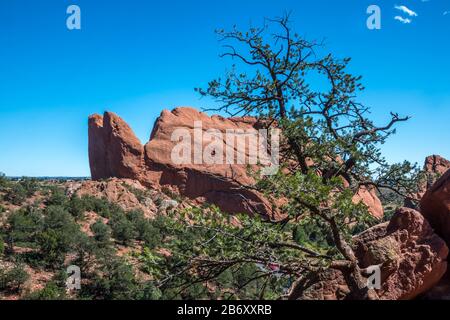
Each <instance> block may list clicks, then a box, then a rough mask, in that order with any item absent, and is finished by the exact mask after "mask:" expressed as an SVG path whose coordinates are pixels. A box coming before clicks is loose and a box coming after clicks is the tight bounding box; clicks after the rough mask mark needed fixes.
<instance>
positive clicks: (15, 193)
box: [5, 183, 27, 206]
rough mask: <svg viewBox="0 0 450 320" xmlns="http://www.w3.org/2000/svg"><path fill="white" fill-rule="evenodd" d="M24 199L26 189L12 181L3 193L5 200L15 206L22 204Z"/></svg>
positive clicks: (25, 197)
mask: <svg viewBox="0 0 450 320" xmlns="http://www.w3.org/2000/svg"><path fill="white" fill-rule="evenodd" d="M26 199H27V190H26V189H25V188H24V187H23V186H22V184H20V183H13V184H12V186H11V188H10V189H8V191H7V193H6V195H5V200H6V201H9V202H11V203H12V204H14V205H16V206H19V205H22V204H23V203H24V202H25V200H26Z"/></svg>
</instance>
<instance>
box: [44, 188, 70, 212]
mask: <svg viewBox="0 0 450 320" xmlns="http://www.w3.org/2000/svg"><path fill="white" fill-rule="evenodd" d="M68 202H69V198H68V197H67V195H66V193H65V191H64V190H63V189H62V188H60V187H57V186H51V187H50V197H49V198H48V199H47V206H62V207H67V206H68Z"/></svg>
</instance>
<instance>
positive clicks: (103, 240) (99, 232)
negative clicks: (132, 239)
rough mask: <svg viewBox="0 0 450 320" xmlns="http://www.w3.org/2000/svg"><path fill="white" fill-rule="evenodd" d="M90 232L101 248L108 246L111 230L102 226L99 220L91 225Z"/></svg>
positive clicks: (104, 225)
mask: <svg viewBox="0 0 450 320" xmlns="http://www.w3.org/2000/svg"><path fill="white" fill-rule="evenodd" d="M91 230H92V232H93V234H94V239H95V241H96V242H97V244H98V245H99V246H101V247H105V246H107V245H109V244H110V242H111V241H110V238H111V228H110V227H108V226H107V225H106V224H104V223H103V222H102V221H101V220H100V219H99V220H97V221H96V222H95V223H94V224H92V225H91Z"/></svg>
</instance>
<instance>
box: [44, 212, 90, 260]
mask: <svg viewBox="0 0 450 320" xmlns="http://www.w3.org/2000/svg"><path fill="white" fill-rule="evenodd" d="M80 237H81V232H80V229H79V227H78V225H77V224H76V223H75V221H74V220H73V217H72V216H71V215H70V213H69V212H67V211H66V210H65V209H64V208H63V207H61V206H55V205H52V206H50V207H48V208H47V209H46V216H45V218H44V221H43V229H42V232H40V233H39V234H38V236H37V242H38V244H39V248H40V252H41V254H42V259H43V260H42V262H43V263H44V264H45V265H46V266H48V267H52V268H57V267H60V266H61V265H62V263H63V262H64V259H65V255H66V254H67V253H68V252H70V251H72V250H73V249H75V247H74V246H75V245H76V244H77V243H78V242H79V239H80Z"/></svg>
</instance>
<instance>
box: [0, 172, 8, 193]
mask: <svg viewBox="0 0 450 320" xmlns="http://www.w3.org/2000/svg"><path fill="white" fill-rule="evenodd" d="M9 184H10V181H9V179H8V178H6V176H5V174H4V173H3V172H0V190H4V189H6V188H8V187H9Z"/></svg>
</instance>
